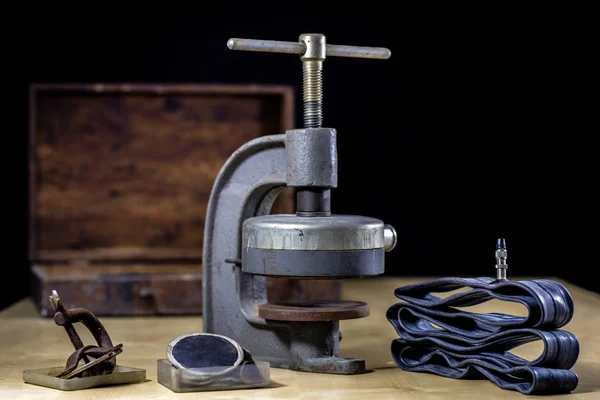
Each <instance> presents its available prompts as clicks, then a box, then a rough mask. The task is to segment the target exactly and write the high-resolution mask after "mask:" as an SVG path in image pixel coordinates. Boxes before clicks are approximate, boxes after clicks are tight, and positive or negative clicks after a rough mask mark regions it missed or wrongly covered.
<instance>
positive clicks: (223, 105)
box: [29, 84, 340, 316]
mask: <svg viewBox="0 0 600 400" xmlns="http://www.w3.org/2000/svg"><path fill="white" fill-rule="evenodd" d="M293 95H294V93H293V90H292V89H291V88H290V87H284V86H259V85H200V84H194V85H183V84H176V85H169V84H167V85H145V84H77V85H56V84H34V85H32V86H31V90H30V229H29V232H30V242H29V244H30V246H29V257H30V263H31V278H32V293H31V294H32V297H33V298H34V300H35V303H36V305H37V307H38V308H39V310H40V314H41V315H43V316H50V315H52V314H53V310H52V308H51V305H50V303H49V301H48V296H49V295H50V293H51V291H52V290H57V292H58V293H59V295H60V296H61V298H62V299H63V301H64V302H65V306H66V307H67V308H70V307H83V308H87V309H89V310H90V311H92V312H94V313H95V314H97V315H172V314H201V312H202V268H201V262H202V243H203V234H204V215H205V212H206V207H207V203H208V199H209V196H210V192H211V189H212V185H213V181H214V179H215V178H216V176H217V174H218V172H219V170H220V168H221V167H222V165H223V164H224V162H225V161H226V159H227V158H228V157H229V156H230V155H231V153H232V152H233V151H235V150H236V149H237V148H238V147H239V146H241V145H242V144H244V143H246V142H248V141H249V140H251V139H253V138H256V137H258V136H262V135H272V134H279V133H284V132H285V131H286V130H287V129H291V128H293V122H294V104H293V100H294V97H293ZM293 210H294V199H293V192H292V191H291V189H286V190H285V191H284V193H283V194H282V195H281V196H280V197H279V198H278V200H277V203H276V205H275V207H274V209H273V210H272V213H289V212H293ZM268 288H269V289H268V290H269V291H268V296H269V299H270V300H274V301H277V300H291V299H310V298H320V299H337V298H339V296H340V286H339V283H338V282H337V281H302V280H300V281H298V280H287V279H274V278H273V279H269V282H268Z"/></svg>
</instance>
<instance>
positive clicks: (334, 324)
mask: <svg viewBox="0 0 600 400" xmlns="http://www.w3.org/2000/svg"><path fill="white" fill-rule="evenodd" d="M300 42H301V47H300V46H298V45H297V44H291V45H290V44H289V43H281V42H275V41H268V42H267V41H251V40H245V39H230V40H229V41H228V43H227V45H228V47H229V48H230V49H237V50H256V51H274V52H287V53H297V54H301V55H302V57H301V58H300V59H301V60H302V62H303V71H304V77H303V80H304V123H305V129H302V130H294V131H287V132H286V134H285V135H274V136H271V137H264V138H260V139H255V140H252V141H250V142H248V143H247V144H245V145H243V146H242V147H240V148H239V149H238V150H236V152H235V153H233V154H232V155H231V157H230V158H229V159H228V160H227V162H226V163H225V165H224V166H223V168H222V169H221V171H220V173H219V175H218V176H217V179H216V180H215V184H214V186H213V190H212V192H211V196H210V200H209V204H208V211H207V215H206V225H205V233H204V249H203V259H202V264H203V266H204V275H203V296H204V300H203V307H204V310H203V313H204V330H205V332H208V333H217V334H222V335H225V336H229V337H231V338H232V339H234V340H236V341H238V342H239V343H240V344H241V345H242V346H243V347H244V348H246V349H248V351H250V352H251V353H252V354H253V355H254V357H255V358H257V359H260V360H264V361H268V362H269V363H271V365H273V366H274V367H280V368H289V369H295V370H301V371H310V372H323V373H335V374H357V373H362V372H364V371H365V362H364V360H361V359H345V358H341V357H339V341H340V337H341V335H340V332H339V321H338V320H331V321H329V320H328V321H310V322H309V321H301V322H297V321H275V320H272V319H265V318H263V316H261V315H260V314H259V311H258V309H259V307H261V306H262V307H263V309H264V308H265V307H266V308H267V311H268V310H269V308H268V307H269V306H268V305H265V304H267V303H269V302H268V299H267V290H266V286H267V285H266V282H267V281H266V277H265V276H261V275H260V274H266V275H269V274H270V275H271V276H273V275H274V276H282V275H286V276H289V277H293V278H307V277H308V278H313V277H321V278H322V277H330V278H333V277H337V276H340V275H341V276H344V277H350V276H352V275H353V276H355V277H356V276H364V275H371V274H373V275H376V274H380V273H383V271H384V257H383V256H384V252H385V248H391V247H393V243H392V241H390V239H389V238H388V240H387V242H386V240H385V238H384V226H383V223H382V222H381V221H378V220H376V223H375V225H374V226H372V227H371V230H370V231H369V233H367V234H365V235H361V234H360V231H361V229H364V226H363V224H362V223H361V222H360V221H359V220H355V219H353V217H348V218H346V217H340V218H341V219H342V220H343V221H342V223H340V221H339V219H340V218H336V217H335V216H331V212H330V198H329V195H330V193H329V189H330V188H333V187H336V186H337V146H336V141H335V134H336V131H335V130H334V129H322V128H321V125H322V100H323V93H322V63H323V60H324V59H325V56H326V54H327V52H328V51H330V52H332V53H334V54H335V52H336V51H335V48H331V47H328V46H327V45H326V44H325V36H324V35H321V34H304V35H301V36H300ZM298 50H301V51H300V52H298ZM338 50H339V51H338V54H337V55H342V56H358V57H364V56H367V57H369V58H379V57H381V58H387V57H389V55H390V54H389V50H387V49H375V48H368V49H367V48H362V49H359V48H356V49H355V50H354V52H353V51H352V48H350V47H344V48H342V49H338ZM286 186H293V187H297V188H298V189H299V190H300V191H301V195H300V196H298V198H297V199H298V200H300V203H301V204H300V205H299V206H297V207H296V212H297V215H294V216H291V215H289V214H288V215H287V216H283V218H292V219H286V220H285V221H283V223H279V225H278V226H277V227H275V228H274V229H270V228H267V229H262V228H259V230H260V240H261V241H262V240H263V239H264V240H265V243H263V244H265V245H264V246H262V244H261V246H262V247H260V248H252V247H249V246H248V240H247V238H248V237H249V236H248V235H245V234H242V227H243V225H244V223H245V221H246V220H248V219H249V218H254V217H257V219H254V220H253V221H254V222H255V223H257V222H258V223H260V222H261V221H263V220H262V219H260V217H261V216H265V215H266V214H268V213H269V211H270V209H271V207H272V205H273V201H274V200H275V198H276V196H277V194H278V193H279V192H280V191H281V190H282V188H284V187H286ZM307 189H309V191H308V192H306V193H304V191H306V190H307ZM313 189H316V190H313ZM323 215H326V216H323ZM320 218H324V219H326V220H327V221H328V222H326V223H325V221H324V220H323V221H321V220H320ZM293 219H296V220H293ZM300 220H302V222H301V224H303V225H302V227H303V228H306V229H308V230H310V229H311V227H316V228H315V229H314V232H313V231H311V233H315V232H318V231H323V232H325V235H320V234H319V233H315V234H314V235H311V240H310V241H309V243H310V245H309V246H310V247H308V248H306V249H302V250H287V249H286V247H285V246H287V244H285V243H284V241H281V247H282V248H281V249H275V250H274V249H273V245H272V243H268V242H269V240H268V237H267V235H271V236H272V237H276V238H278V239H281V238H282V236H280V235H279V234H278V233H277V230H278V229H279V228H281V229H283V230H284V231H286V230H287V229H288V228H290V227H291V226H293V225H294V224H296V223H297V222H295V221H300ZM344 222H345V223H347V224H348V225H358V227H357V226H354V227H350V226H347V227H346V226H344ZM373 222H374V221H372V220H371V222H370V223H373ZM304 224H306V225H304ZM331 224H333V225H334V226H335V227H336V229H338V230H337V231H335V232H331V230H329V226H330V225H331ZM340 225H342V226H343V227H340ZM367 225H368V224H367ZM248 227H250V224H248ZM273 231H274V232H273ZM263 233H267V235H265V236H263ZM284 235H288V236H287V237H291V236H289V234H286V233H285V232H284ZM293 235H294V236H297V237H299V238H300V239H299V241H300V242H302V237H303V235H304V233H303V232H302V230H300V231H299V232H298V231H297V230H294V233H293ZM327 235H331V236H334V238H330V239H326V238H325V237H326V236H327ZM335 236H337V237H335ZM388 236H389V233H388ZM348 238H349V242H350V243H349V245H348V244H347V243H346V242H345V240H346V239H348ZM357 238H362V239H363V241H362V242H360V241H357V240H356V239H357ZM321 242H324V243H325V244H324V246H325V249H324V250H323V249H318V247H319V246H321V244H319V243H321ZM293 243H295V245H297V243H298V241H296V240H293ZM302 246H303V245H302ZM336 246H337V247H340V249H341V250H340V249H337V248H335V247H336ZM332 247H334V248H333V249H332ZM348 247H350V248H352V249H351V250H350V251H349V250H348ZM355 247H357V248H358V249H355ZM365 247H366V248H365ZM268 252H272V254H274V256H275V259H272V260H271V261H273V262H270V263H269V262H267V259H268V257H267V256H268V254H265V253H268ZM252 258H255V259H252ZM240 259H241V268H240V264H239V262H238V260H240ZM232 261H233V262H232ZM261 264H262V267H263V268H262V270H261V268H260V265H261ZM286 266H287V267H286ZM290 267H291V268H290ZM248 272H252V273H248ZM360 309H361V310H363V311H364V309H363V308H360ZM337 311H338V312H339V311H340V310H339V309H338V310H337ZM305 312H306V311H305ZM313 312H317V313H318V310H317V309H315V310H313ZM353 312H355V313H356V312H357V309H356V308H354V309H353ZM309 313H310V311H309ZM325 314H327V313H325ZM305 315H309V314H305ZM328 315H329V316H328V317H327V318H328V319H330V318H331V317H332V316H333V315H334V314H333V313H332V312H329V313H328ZM353 315H354V316H355V317H358V316H359V314H353Z"/></svg>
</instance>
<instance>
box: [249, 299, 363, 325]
mask: <svg viewBox="0 0 600 400" xmlns="http://www.w3.org/2000/svg"><path fill="white" fill-rule="evenodd" d="M258 316H259V317H260V318H264V319H270V320H275V321H304V322H306V321H339V320H343V319H354V318H364V317H368V316H369V305H368V304H367V303H364V302H362V301H347V300H341V301H314V300H312V301H310V300H309V301H293V302H280V303H267V304H262V305H260V306H259V307H258Z"/></svg>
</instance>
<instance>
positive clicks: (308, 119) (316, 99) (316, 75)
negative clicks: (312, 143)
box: [298, 33, 325, 128]
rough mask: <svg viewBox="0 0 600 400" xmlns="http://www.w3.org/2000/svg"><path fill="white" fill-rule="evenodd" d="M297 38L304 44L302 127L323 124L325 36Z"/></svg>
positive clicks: (313, 34) (314, 126)
mask: <svg viewBox="0 0 600 400" xmlns="http://www.w3.org/2000/svg"><path fill="white" fill-rule="evenodd" d="M298 40H299V41H300V42H302V43H304V44H305V45H306V52H305V53H304V54H302V55H301V56H300V59H301V60H302V76H303V78H302V89H303V90H302V97H303V100H304V104H303V105H304V127H305V128H320V127H321V126H322V125H323V61H325V36H324V35H321V34H318V33H308V34H306V33H305V34H302V35H300V37H299V38H298Z"/></svg>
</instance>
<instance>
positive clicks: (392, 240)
mask: <svg viewBox="0 0 600 400" xmlns="http://www.w3.org/2000/svg"><path fill="white" fill-rule="evenodd" d="M383 243H384V249H385V251H386V252H389V251H392V250H394V248H396V244H397V243H398V233H397V232H396V229H395V228H394V227H393V226H392V225H390V224H385V226H384V228H383Z"/></svg>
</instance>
